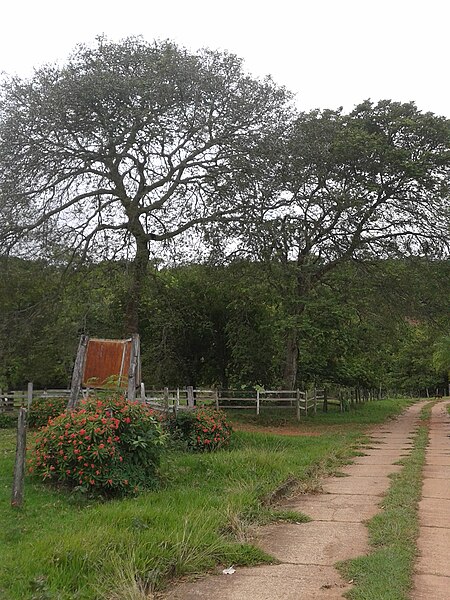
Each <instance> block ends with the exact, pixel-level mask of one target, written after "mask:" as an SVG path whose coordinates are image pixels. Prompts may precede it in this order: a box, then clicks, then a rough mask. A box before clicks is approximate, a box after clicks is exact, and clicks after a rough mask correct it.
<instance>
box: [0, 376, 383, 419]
mask: <svg viewBox="0 0 450 600" xmlns="http://www.w3.org/2000/svg"><path fill="white" fill-rule="evenodd" d="M83 393H84V394H86V390H85V391H84V392H83ZM42 397H67V399H68V400H69V397H70V390H56V389H51V390H35V389H33V384H32V383H29V384H28V389H27V390H26V391H13V392H7V393H2V391H1V390H0V411H5V410H14V409H18V408H20V407H28V408H29V407H30V406H31V404H32V402H33V398H42ZM375 397H376V395H375V394H374V393H372V392H370V391H366V390H350V389H349V388H347V389H345V390H343V389H340V390H337V391H336V390H335V392H334V394H333V395H331V394H330V395H328V394H327V391H326V390H325V389H317V388H313V389H312V390H308V391H301V390H298V389H297V390H220V389H195V388H193V387H192V386H187V387H186V388H164V389H162V390H147V391H146V390H145V387H144V384H141V400H142V401H143V402H146V403H147V404H148V405H149V406H151V407H153V408H155V409H156V410H159V411H163V412H174V413H176V412H178V411H179V410H189V409H193V408H196V407H197V408H198V407H201V406H214V407H215V408H217V409H219V408H220V409H224V410H227V409H233V410H239V409H247V410H254V411H255V412H256V414H257V415H259V414H260V413H261V411H262V410H265V409H268V408H277V409H291V410H295V412H296V415H297V419H298V420H301V417H302V416H307V415H309V414H315V413H317V411H318V410H328V407H329V406H331V405H334V406H336V407H337V408H338V410H340V411H344V410H345V409H346V408H347V406H348V405H349V404H354V403H360V402H365V401H368V400H373V399H375Z"/></svg>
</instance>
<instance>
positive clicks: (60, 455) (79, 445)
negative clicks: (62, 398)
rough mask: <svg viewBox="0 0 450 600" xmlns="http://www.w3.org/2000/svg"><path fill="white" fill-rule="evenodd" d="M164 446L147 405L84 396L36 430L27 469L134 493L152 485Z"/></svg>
mask: <svg viewBox="0 0 450 600" xmlns="http://www.w3.org/2000/svg"><path fill="white" fill-rule="evenodd" d="M163 445H164V436H163V433H162V429H161V425H160V423H159V421H158V419H157V418H156V417H155V416H154V413H153V411H152V410H150V409H149V408H148V407H147V406H146V405H144V404H140V403H138V402H128V401H126V400H124V399H117V398H108V399H104V400H100V399H88V400H85V401H82V402H81V404H80V408H79V409H78V410H74V411H67V412H65V413H63V414H61V415H60V416H58V417H56V418H54V419H50V420H49V423H48V425H47V426H46V427H44V428H42V429H41V430H40V431H39V432H38V433H37V435H36V439H35V447H34V451H33V456H32V458H31V459H30V461H29V470H30V472H32V473H36V474H37V475H39V476H40V477H41V478H42V479H43V480H44V481H51V482H62V483H65V484H68V485H69V486H72V487H78V488H79V489H81V490H82V491H85V492H92V493H96V494H106V495H121V494H126V493H130V492H134V493H136V492H138V491H139V490H141V489H145V488H149V487H152V486H153V485H154V484H155V482H156V480H157V467H158V465H159V460H160V455H161V451H162V448H163Z"/></svg>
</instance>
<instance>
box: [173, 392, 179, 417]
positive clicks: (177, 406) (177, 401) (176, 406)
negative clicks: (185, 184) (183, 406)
mask: <svg viewBox="0 0 450 600" xmlns="http://www.w3.org/2000/svg"><path fill="white" fill-rule="evenodd" d="M179 406H180V388H177V399H176V400H175V404H174V407H173V411H174V413H175V415H176V414H177V412H178V408H179Z"/></svg>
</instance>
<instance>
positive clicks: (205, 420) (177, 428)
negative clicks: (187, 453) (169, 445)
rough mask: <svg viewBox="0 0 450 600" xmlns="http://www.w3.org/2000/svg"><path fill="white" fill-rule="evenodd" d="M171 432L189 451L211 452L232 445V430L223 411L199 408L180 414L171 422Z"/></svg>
mask: <svg viewBox="0 0 450 600" xmlns="http://www.w3.org/2000/svg"><path fill="white" fill-rule="evenodd" d="M169 431H170V432H171V433H172V435H173V436H174V437H175V438H177V439H180V440H182V441H184V442H185V443H186V445H187V446H188V448H189V449H191V450H197V451H210V452H211V451H213V450H217V449H218V448H221V447H224V446H227V445H228V444H229V443H230V438H231V433H232V428H231V425H230V424H229V423H227V420H226V414H225V413H224V412H223V411H221V410H214V409H212V408H199V409H197V410H195V411H186V412H179V413H178V414H177V416H176V417H173V418H172V419H171V421H169Z"/></svg>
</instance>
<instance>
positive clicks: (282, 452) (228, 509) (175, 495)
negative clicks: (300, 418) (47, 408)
mask: <svg viewBox="0 0 450 600" xmlns="http://www.w3.org/2000/svg"><path fill="white" fill-rule="evenodd" d="M405 404H406V402H405V401H381V402H372V403H367V404H365V405H364V406H361V407H360V408H359V409H358V410H357V411H355V412H351V413H343V414H340V415H337V416H338V417H339V419H340V421H341V424H342V426H343V427H341V428H339V429H338V430H337V429H335V428H334V427H331V429H330V428H329V426H328V425H327V422H328V419H329V418H330V417H328V416H327V415H322V414H320V415H317V417H316V427H317V428H319V429H320V430H321V432H322V433H321V435H318V436H314V437H309V436H304V437H301V436H300V437H287V436H276V435H269V434H265V433H247V432H241V431H238V432H236V433H235V436H234V441H233V443H232V446H231V447H230V449H227V450H219V451H218V452H216V453H206V454H205V453H203V454H189V453H182V452H171V453H170V454H167V455H166V457H165V458H164V460H163V466H162V470H161V474H162V476H163V481H164V483H163V485H162V486H161V488H160V489H159V490H156V491H152V492H148V493H143V494H141V495H140V496H139V497H137V498H133V499H125V500H120V501H119V500H113V501H109V502H101V501H98V500H97V501H94V500H86V499H84V500H83V499H81V498H80V497H78V496H77V495H72V494H69V492H68V491H66V490H64V489H56V488H55V489H49V488H48V487H46V486H44V485H43V484H41V483H39V482H38V481H37V480H33V479H27V482H26V502H25V505H24V508H23V509H22V510H19V511H18V510H12V509H11V508H10V506H9V494H10V485H11V477H12V463H13V453H14V433H13V431H5V430H2V431H0V481H1V488H0V518H1V521H2V529H1V532H0V549H1V556H2V560H1V564H0V596H1V597H2V598H4V599H5V600H18V599H22V598H31V597H33V598H35V599H39V600H44V599H46V600H54V599H55V600H56V598H58V599H59V600H65V599H67V600H69V599H70V600H73V599H78V600H93V599H94V598H103V599H104V598H110V597H111V598H116V597H120V598H125V597H127V596H126V595H125V594H126V591H127V590H128V592H129V591H130V588H132V587H134V588H136V587H138V586H139V585H140V584H142V587H144V588H148V587H156V588H158V587H160V586H162V585H164V584H165V583H166V582H167V580H168V579H170V578H172V577H176V576H179V575H183V574H186V573H193V572H198V571H202V570H205V569H207V568H210V567H211V566H213V565H214V564H215V563H217V562H223V563H225V564H241V565H243V564H255V563H260V562H263V561H267V560H270V558H269V557H267V556H265V555H264V554H263V553H262V552H261V551H260V550H257V549H256V548H255V547H253V546H252V545H251V544H249V543H248V527H249V526H250V525H251V523H254V522H255V521H256V522H267V521H270V520H276V519H277V518H282V519H293V518H294V519H295V520H296V521H300V520H302V517H301V516H299V515H297V514H295V515H293V514H286V513H281V514H277V512H276V510H275V508H274V507H273V506H270V505H267V504H266V502H265V499H267V498H269V497H270V496H271V495H272V493H273V491H274V490H275V489H276V488H277V487H279V486H281V485H282V484H283V483H285V482H286V480H288V479H290V480H292V479H294V480H297V481H299V482H301V483H303V485H305V486H308V485H311V484H313V483H314V481H315V480H316V478H317V476H320V474H321V473H325V472H330V471H334V470H335V469H336V468H337V467H338V466H339V464H340V463H341V462H343V461H344V462H345V461H346V460H348V457H349V456H350V455H351V453H352V452H353V450H354V448H355V444H357V443H358V442H359V441H361V439H362V438H361V435H362V431H363V427H364V426H365V425H366V424H368V423H373V422H379V421H380V419H381V418H387V417H389V416H391V415H393V414H397V413H398V412H399V411H400V410H401V409H402V408H403V407H404V406H405ZM302 428H303V430H305V431H307V430H308V427H307V425H301V426H299V431H302ZM99 574H102V575H101V576H100V575H99ZM113 591H114V592H115V593H119V594H120V593H122V595H121V596H120V595H119V596H113V595H112V594H113ZM109 594H111V596H110V595H109ZM137 597H139V596H137Z"/></svg>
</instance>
